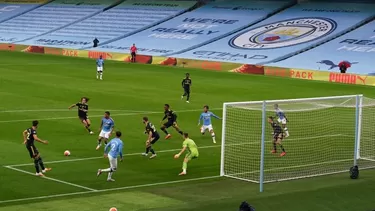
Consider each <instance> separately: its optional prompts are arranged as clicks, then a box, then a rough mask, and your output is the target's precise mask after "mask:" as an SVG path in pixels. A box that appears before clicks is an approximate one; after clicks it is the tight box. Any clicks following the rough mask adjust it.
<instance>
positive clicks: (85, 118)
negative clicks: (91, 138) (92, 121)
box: [78, 116, 89, 121]
mask: <svg viewBox="0 0 375 211" xmlns="http://www.w3.org/2000/svg"><path fill="white" fill-rule="evenodd" d="M78 118H79V119H80V120H81V121H86V120H88V119H89V117H88V116H78Z"/></svg>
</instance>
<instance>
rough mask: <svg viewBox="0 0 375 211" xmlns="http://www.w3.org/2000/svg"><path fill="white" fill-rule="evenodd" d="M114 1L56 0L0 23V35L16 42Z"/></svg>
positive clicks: (64, 24) (80, 18) (79, 18)
mask: <svg viewBox="0 0 375 211" xmlns="http://www.w3.org/2000/svg"><path fill="white" fill-rule="evenodd" d="M114 1H115V0H113V1H103V0H84V1H75V0H56V1H53V2H51V3H48V4H46V5H44V6H41V7H38V8H36V9H34V10H32V11H30V12H27V13H25V14H23V15H20V16H17V17H15V18H12V19H10V20H8V21H4V22H2V23H0V33H1V37H2V38H3V39H4V38H5V39H7V40H13V41H16V42H17V41H22V40H25V39H29V38H32V37H35V36H38V35H42V34H45V33H48V32H51V31H53V30H57V29H59V28H61V27H64V26H66V25H68V24H71V23H74V22H77V21H80V20H82V19H83V18H87V17H89V16H91V15H94V14H96V13H98V12H101V11H102V10H103V9H104V8H105V7H107V6H109V5H110V4H112V3H111V2H114ZM46 42H47V41H46ZM48 42H55V41H53V40H50V41H48Z"/></svg>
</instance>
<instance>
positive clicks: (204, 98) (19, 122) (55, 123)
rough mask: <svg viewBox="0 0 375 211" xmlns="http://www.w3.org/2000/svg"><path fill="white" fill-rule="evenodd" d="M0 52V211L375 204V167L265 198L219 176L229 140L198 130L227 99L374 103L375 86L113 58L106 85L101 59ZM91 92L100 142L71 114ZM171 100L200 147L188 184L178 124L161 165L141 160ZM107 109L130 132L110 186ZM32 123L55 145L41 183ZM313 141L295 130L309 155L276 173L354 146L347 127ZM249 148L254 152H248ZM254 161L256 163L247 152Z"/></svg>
mask: <svg viewBox="0 0 375 211" xmlns="http://www.w3.org/2000/svg"><path fill="white" fill-rule="evenodd" d="M0 56H1V59H2V62H1V64H0V128H1V133H0V134H1V136H0V141H1V147H0V165H1V166H0V211H2V210H4V211H15V210H38V211H39V210H80V211H91V210H93V211H101V210H103V211H106V210H108V209H109V208H110V207H116V208H118V210H120V211H121V210H127V211H128V210H159V211H162V210H163V211H166V210H194V211H211V210H212V211H219V210H220V211H229V210H238V206H239V204H240V203H241V202H242V201H244V200H246V201H248V202H249V203H250V204H252V205H253V206H254V207H255V208H256V210H257V211H271V210H278V211H300V210H304V211H308V210H311V211H313V210H314V211H316V210H321V211H338V210H353V211H370V210H373V209H375V202H374V197H373V193H374V192H375V185H374V184H375V170H366V171H361V172H360V178H359V179H358V180H350V179H349V175H348V173H342V174H335V175H330V176H323V177H314V178H309V179H301V180H293V181H285V182H278V183H270V184H266V185H265V192H264V193H259V185H258V184H254V183H249V182H244V181H240V180H234V179H229V178H222V177H219V170H220V150H221V149H220V144H219V143H218V144H213V143H212V140H211V138H210V136H209V135H208V134H206V135H205V136H202V135H201V134H200V131H199V127H198V126H197V123H198V118H199V115H200V113H201V111H202V107H203V105H206V104H207V105H209V106H210V108H211V111H212V112H214V113H215V114H217V115H219V116H222V105H223V103H224V102H232V101H250V100H265V99H287V98H306V97H321V96H335V95H351V94H364V95H365V96H367V97H372V98H375V87H369V86H354V85H344V84H330V83H326V82H317V81H303V80H294V79H285V78H278V77H266V76H258V75H240V74H232V73H225V72H214V71H202V70H198V69H187V68H176V67H164V66H154V65H138V64H125V63H117V62H110V61H108V62H106V66H105V73H104V80H103V81H97V80H96V79H95V74H96V69H95V61H93V60H88V59H77V58H68V57H58V56H49V55H35V54H23V53H9V52H0ZM186 72H189V73H190V74H191V77H192V80H193V87H192V98H191V103H190V104H187V103H185V101H182V100H181V99H180V96H181V94H182V89H181V85H180V84H181V80H182V78H183V77H184V74H185V73H186ZM83 96H86V97H89V98H90V101H89V105H90V109H89V116H90V119H91V121H92V129H93V130H94V132H95V133H96V134H95V135H89V134H88V133H87V132H86V131H85V129H84V128H83V126H82V125H81V124H80V122H79V120H78V118H77V110H76V109H73V110H68V107H69V106H70V105H71V104H73V103H76V102H78V101H79V99H80V98H81V97H83ZM165 103H168V104H170V105H171V108H172V109H173V110H175V111H176V112H177V114H178V122H179V125H180V127H181V129H182V130H183V131H186V132H188V133H189V134H190V136H191V138H192V139H193V140H195V142H196V143H197V145H198V147H199V153H200V156H199V159H197V160H193V161H192V162H190V163H189V165H188V175H186V176H183V177H180V176H178V173H179V172H180V171H181V166H182V158H180V159H178V160H176V159H173V155H174V154H176V153H177V152H178V151H179V150H180V149H181V145H182V138H181V137H180V136H179V135H178V133H177V132H175V131H174V130H173V129H169V132H170V133H171V134H172V138H171V139H170V140H164V138H163V136H164V134H162V132H161V131H160V130H159V133H160V134H161V135H162V139H161V140H160V141H158V142H157V143H156V144H155V146H154V149H155V150H156V152H157V153H158V157H157V158H156V159H152V160H150V159H148V158H146V157H142V156H141V153H142V152H144V148H145V147H144V146H145V140H146V136H145V135H144V125H143V124H142V117H144V116H148V117H149V119H150V121H151V122H152V123H154V124H155V125H156V126H158V125H159V122H160V120H161V119H162V117H163V105H164V104H165ZM107 110H108V111H110V112H111V114H112V117H113V119H114V120H115V122H116V129H118V130H121V131H122V132H123V137H122V139H123V141H124V154H125V155H124V161H123V162H122V163H119V167H118V170H117V172H115V173H114V175H113V178H114V179H116V181H115V182H111V183H110V182H106V175H102V176H101V177H99V178H97V177H96V171H97V170H98V169H99V168H107V167H108V160H107V159H105V158H103V151H102V150H100V151H96V150H95V147H96V143H97V142H96V140H97V134H98V128H99V126H100V119H101V117H102V116H103V113H104V111H107ZM35 119H37V120H39V121H40V124H39V128H38V136H39V137H40V138H42V139H46V140H48V141H49V144H48V145H42V144H40V143H36V146H37V148H38V149H39V151H40V153H41V155H42V157H43V160H44V162H45V164H46V165H47V166H48V167H51V168H52V171H51V172H48V173H46V177H43V178H39V177H36V176H35V175H34V173H35V170H34V166H33V162H32V161H31V160H30V158H29V155H28V152H27V150H26V148H25V146H24V145H23V144H22V142H23V139H22V131H23V130H25V129H27V128H28V127H30V126H31V121H32V120H35ZM322 121H324V120H322ZM339 121H340V117H339V116H337V122H339ZM298 122H299V123H303V121H301V120H299V121H298ZM328 122H330V123H332V124H334V122H335V121H334V120H333V119H329V121H328ZM291 124H293V123H292V121H291ZM322 124H324V123H323V122H322ZM296 125H297V124H296ZM213 126H214V128H215V132H216V134H217V136H218V137H217V140H220V138H221V135H220V134H221V121H220V120H215V119H214V120H213ZM295 127H298V126H295ZM335 127H337V126H335ZM335 127H332V128H335ZM314 134H316V137H315V138H314V137H310V138H311V140H310V139H309V140H306V137H303V136H301V134H300V135H299V136H294V137H293V132H292V130H291V137H290V139H292V140H294V142H292V143H293V144H291V145H290V146H289V148H288V145H287V144H285V147H286V149H287V150H289V151H293V146H294V145H297V142H298V145H299V147H298V149H299V150H301V149H304V150H306V151H307V152H298V153H295V154H294V156H295V155H298V156H300V157H293V158H288V155H287V156H286V157H285V158H286V159H284V161H283V160H282V159H278V160H277V162H278V163H277V166H279V167H280V168H279V169H277V168H274V169H273V171H274V173H275V174H277V172H278V170H280V171H281V172H284V171H285V168H286V169H287V168H293V166H295V165H300V164H301V163H300V162H298V159H299V158H300V159H301V160H304V161H306V160H308V161H309V163H307V164H306V165H314V159H317V158H316V157H315V154H316V153H319V152H320V151H324V150H325V149H324V147H325V145H324V144H323V145H321V144H320V143H319V142H318V141H317V140H316V139H318V140H321V139H322V138H326V139H327V140H328V141H330V142H333V143H337V145H338V146H337V147H338V150H340V149H339V148H340V147H342V145H343V144H345V143H348V144H352V143H351V141H350V139H348V138H347V137H346V138H343V136H344V135H343V134H342V133H341V131H338V132H333V133H332V134H323V135H322V134H320V133H319V131H316V132H314ZM321 136H324V137H321ZM338 139H340V140H341V142H340V141H338ZM340 144H341V145H340ZM303 145H305V146H303ZM65 150H70V152H71V156H69V157H65V156H64V155H63V152H64V151H65ZM266 150H267V152H268V148H267V149H266ZM244 152H248V149H247V148H246V146H244ZM249 154H250V153H249ZM244 156H246V155H244ZM267 156H269V155H267ZM351 157H352V155H351V154H350V155H348V156H347V157H346V156H343V155H342V154H339V155H335V151H332V153H331V154H329V158H332V160H339V161H340V160H343V159H349V160H350V158H351ZM243 159H246V157H245V158H243ZM248 159H249V160H251V159H259V158H255V157H254V156H252V155H249V157H248ZM250 162H251V163H252V162H254V161H249V163H250ZM282 162H287V163H282ZM344 162H346V160H345V161H344ZM331 165H332V166H334V165H333V164H332V163H330V164H327V165H326V164H325V163H322V164H321V165H320V166H321V168H330V167H331ZM288 166H289V167H288ZM251 168H252V167H251V165H249V169H247V170H245V171H249V172H252V171H254V172H255V171H258V168H257V169H251ZM348 169H349V168H348ZM297 173H298V172H296V174H297Z"/></svg>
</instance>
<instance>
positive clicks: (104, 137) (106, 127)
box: [96, 111, 115, 150]
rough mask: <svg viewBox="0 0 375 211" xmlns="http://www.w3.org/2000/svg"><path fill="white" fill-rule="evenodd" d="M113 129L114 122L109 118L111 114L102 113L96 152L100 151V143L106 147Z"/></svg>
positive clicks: (107, 112)
mask: <svg viewBox="0 0 375 211" xmlns="http://www.w3.org/2000/svg"><path fill="white" fill-rule="evenodd" d="M114 128H115V121H113V119H112V118H111V113H110V112H109V111H106V112H104V117H103V118H102V123H101V124H100V128H99V131H100V134H99V137H98V146H97V147H96V150H98V149H100V146H101V145H102V141H104V144H105V145H107V142H108V139H109V137H110V136H111V135H112V132H113V129H114Z"/></svg>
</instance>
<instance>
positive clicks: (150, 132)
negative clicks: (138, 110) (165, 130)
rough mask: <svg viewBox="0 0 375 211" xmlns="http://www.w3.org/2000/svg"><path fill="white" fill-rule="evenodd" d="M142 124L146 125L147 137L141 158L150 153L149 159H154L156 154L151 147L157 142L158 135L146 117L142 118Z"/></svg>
mask: <svg viewBox="0 0 375 211" xmlns="http://www.w3.org/2000/svg"><path fill="white" fill-rule="evenodd" d="M143 124H145V125H146V130H145V134H146V135H147V136H148V137H147V141H146V152H145V153H142V155H143V156H147V155H148V153H149V152H151V154H152V155H151V157H150V159H152V158H154V157H156V153H155V151H154V149H153V148H152V146H153V145H154V144H155V143H156V142H157V141H158V140H159V138H160V135H159V133H158V131H157V130H156V128H155V126H154V125H153V124H152V123H151V122H149V120H148V117H143Z"/></svg>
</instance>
